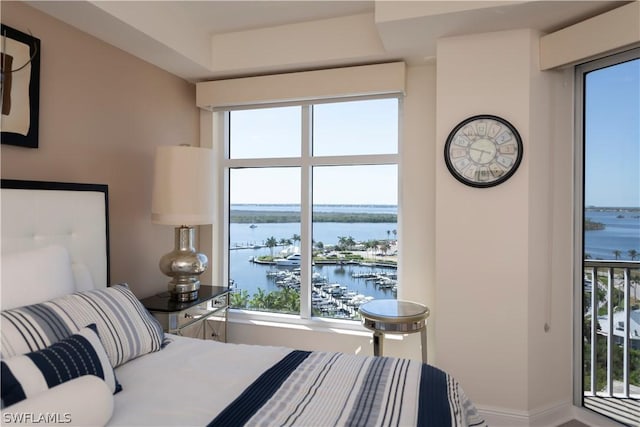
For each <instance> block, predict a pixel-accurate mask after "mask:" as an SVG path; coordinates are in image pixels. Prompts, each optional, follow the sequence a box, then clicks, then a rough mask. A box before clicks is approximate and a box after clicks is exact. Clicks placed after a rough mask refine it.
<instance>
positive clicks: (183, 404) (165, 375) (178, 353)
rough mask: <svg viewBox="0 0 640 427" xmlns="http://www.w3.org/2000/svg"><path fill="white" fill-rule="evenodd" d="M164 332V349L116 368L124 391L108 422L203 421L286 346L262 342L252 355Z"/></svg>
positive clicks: (188, 423)
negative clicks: (166, 338)
mask: <svg viewBox="0 0 640 427" xmlns="http://www.w3.org/2000/svg"><path fill="white" fill-rule="evenodd" d="M167 337H170V338H171V339H172V341H173V342H172V343H170V344H169V345H167V346H166V347H165V348H164V349H162V350H160V351H158V352H155V353H150V354H147V355H144V356H142V357H140V358H138V359H135V360H132V361H129V362H127V363H126V364H124V365H123V366H120V367H119V368H117V369H116V376H117V378H118V381H120V384H121V385H122V388H123V390H122V391H121V392H120V393H118V394H116V395H115V409H114V412H113V417H112V418H111V420H110V421H109V424H108V425H109V426H134V425H136V426H165V425H174V426H184V427H187V426H204V425H207V424H208V423H209V422H210V421H211V420H212V419H213V418H214V416H215V414H217V413H219V412H220V411H222V410H223V409H224V408H225V407H226V406H227V405H228V404H229V403H231V402H232V401H233V400H234V399H235V398H236V397H237V396H238V395H239V394H240V393H241V392H242V391H243V390H244V389H245V388H246V387H247V386H249V385H250V384H251V382H253V380H255V378H256V377H257V376H259V375H260V373H261V372H262V371H264V370H265V369H267V368H269V367H270V366H271V365H273V364H274V363H276V362H278V361H279V360H280V359H282V357H284V356H285V355H286V354H287V353H289V352H290V351H291V349H287V348H280V347H262V346H261V347H260V352H261V357H260V358H259V360H257V358H256V357H255V347H253V346H249V345H241V344H222V343H218V342H216V341H210V340H208V341H205V340H198V339H193V338H185V337H180V336H175V335H167ZM212 390H215V391H216V392H215V397H213V396H214V393H212ZM220 390H223V391H222V392H220Z"/></svg>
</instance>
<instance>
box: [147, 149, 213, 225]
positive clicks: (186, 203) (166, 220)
mask: <svg viewBox="0 0 640 427" xmlns="http://www.w3.org/2000/svg"><path fill="white" fill-rule="evenodd" d="M213 179H214V172H213V150H211V149H209V148H203V147H189V146H165V147H158V149H157V151H156V161H155V171H154V179H153V194H152V200H151V221H152V222H153V223H155V224H166V225H201V224H212V223H213V213H214V207H213V199H214V194H213Z"/></svg>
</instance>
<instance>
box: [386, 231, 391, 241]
mask: <svg viewBox="0 0 640 427" xmlns="http://www.w3.org/2000/svg"><path fill="white" fill-rule="evenodd" d="M390 237H391V230H387V240H389V238H390Z"/></svg>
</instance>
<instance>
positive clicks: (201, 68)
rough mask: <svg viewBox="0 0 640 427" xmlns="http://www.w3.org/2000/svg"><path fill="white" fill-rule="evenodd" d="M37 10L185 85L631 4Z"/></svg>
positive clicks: (375, 57) (50, 6)
mask: <svg viewBox="0 0 640 427" xmlns="http://www.w3.org/2000/svg"><path fill="white" fill-rule="evenodd" d="M25 1H26V2H27V3H28V4H30V5H32V6H33V7H35V8H37V9H39V10H41V11H43V12H45V13H47V14H49V15H51V16H53V17H55V18H57V19H60V20H62V21H64V22H66V23H68V24H70V25H72V26H74V27H76V28H78V29H80V30H82V31H84V32H87V33H89V34H92V35H94V36H95V37H97V38H99V39H101V40H104V41H105V42H107V43H110V44H112V45H114V46H116V47H118V48H120V49H122V50H125V51H127V52H129V53H131V54H133V55H135V56H138V57H140V58H142V59H144V60H145V61H148V62H150V63H152V64H154V65H157V66H158V67H160V68H163V69H165V70H167V71H169V72H171V73H173V74H176V75H178V76H180V77H182V78H184V79H186V80H189V81H202V80H211V79H218V78H228V77H236V76H246V75H258V74H265V73H270V72H285V71H293V70H303V69H314V68H323V67H330V66H341V65H356V64H363V63H372V62H383V61H389V60H405V61H407V62H409V63H420V62H428V61H433V60H434V58H435V55H436V40H437V39H438V38H440V37H450V36H457V35H464V34H473V33H481V32H490V31H500V30H510V29H518V28H531V29H534V30H538V31H541V32H545V33H548V32H552V31H556V30H558V29H560V28H564V27H566V26H569V25H572V24H574V23H577V22H580V21H582V20H584V19H587V18H589V17H592V16H595V15H598V14H600V13H603V12H606V11H608V10H611V9H614V8H616V7H619V6H621V5H623V4H625V3H628V1H595V0H587V1H578V0H569V1H562V0H552V1H524V0H517V1H507V0H503V1H481V0H475V1H399V0H395V1H392V0H386V1H346V0H345V1H340V0H303V1H272V0H262V1H238V0H235V1H217V0H216V1H86V0H79V1H33V0H25Z"/></svg>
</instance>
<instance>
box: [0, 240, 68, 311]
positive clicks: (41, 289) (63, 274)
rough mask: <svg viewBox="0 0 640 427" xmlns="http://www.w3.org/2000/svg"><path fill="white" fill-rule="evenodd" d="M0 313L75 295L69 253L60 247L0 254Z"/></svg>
mask: <svg viewBox="0 0 640 427" xmlns="http://www.w3.org/2000/svg"><path fill="white" fill-rule="evenodd" d="M0 268H1V269H2V275H1V280H0V292H1V298H0V309H2V310H8V309H10V308H14V307H22V306H24V305H31V304H37V303H39V302H43V301H48V300H51V299H54V298H57V297H61V296H63V295H67V294H70V293H73V292H75V290H76V286H75V281H74V277H73V271H72V269H71V260H70V258H69V253H68V252H67V250H66V249H65V248H64V247H62V246H47V247H44V248H38V249H33V250H30V251H25V252H16V253H10V254H2V257H1V258H0Z"/></svg>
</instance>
